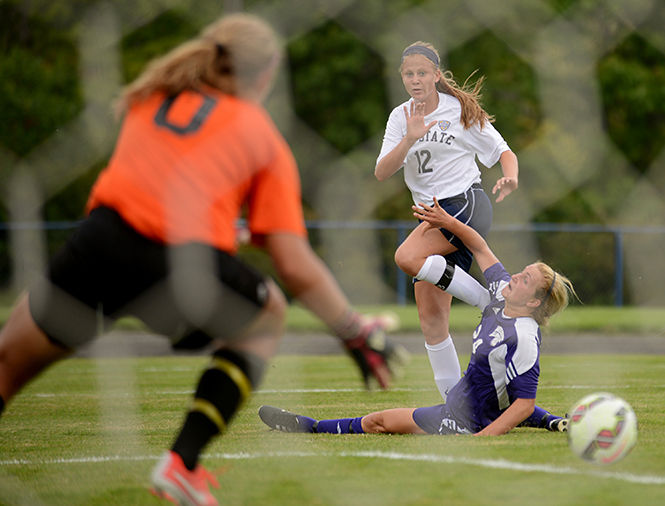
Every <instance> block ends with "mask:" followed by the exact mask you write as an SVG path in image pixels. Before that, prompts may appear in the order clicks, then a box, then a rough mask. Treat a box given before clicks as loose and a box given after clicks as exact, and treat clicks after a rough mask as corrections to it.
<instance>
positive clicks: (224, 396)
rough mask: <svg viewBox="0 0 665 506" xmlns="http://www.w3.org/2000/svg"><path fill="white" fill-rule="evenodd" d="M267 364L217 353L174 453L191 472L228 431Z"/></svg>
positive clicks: (244, 356) (253, 358) (240, 355)
mask: <svg viewBox="0 0 665 506" xmlns="http://www.w3.org/2000/svg"><path fill="white" fill-rule="evenodd" d="M263 369H264V362H263V360H261V359H259V358H258V357H256V356H251V355H249V354H246V353H240V352H236V351H232V350H228V349H225V350H220V351H217V352H215V353H214V355H213V357H212V364H211V366H210V367H209V368H208V369H207V370H206V371H205V372H204V373H203V375H202V376H201V379H200V380H199V384H198V387H197V389H196V393H195V394H194V402H193V406H192V408H191V409H190V411H189V413H188V414H187V417H186V418H185V422H184V424H183V426H182V429H181V430H180V433H179V434H178V437H177V438H176V440H175V442H174V443H173V446H172V447H171V450H173V451H174V452H175V453H177V454H178V455H180V457H182V461H183V463H184V464H185V467H186V468H187V469H189V470H190V471H191V470H193V469H194V468H195V467H196V464H197V462H198V459H199V455H200V454H201V452H202V451H203V449H204V448H205V446H206V445H207V444H208V442H209V441H210V440H211V439H212V438H213V437H215V436H216V435H218V434H220V433H221V432H223V431H224V430H225V429H226V426H227V425H228V424H229V422H230V421H231V418H232V417H233V415H234V414H235V413H236V411H237V410H238V408H239V407H240V405H241V404H242V403H243V402H244V401H245V399H246V398H247V397H248V396H249V394H250V393H251V391H252V389H253V388H256V386H257V385H258V383H259V381H260V378H261V376H262V375H263Z"/></svg>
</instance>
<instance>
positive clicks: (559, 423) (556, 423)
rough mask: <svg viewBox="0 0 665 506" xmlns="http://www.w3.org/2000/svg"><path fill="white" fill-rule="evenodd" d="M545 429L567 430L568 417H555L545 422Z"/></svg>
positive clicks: (554, 430)
mask: <svg viewBox="0 0 665 506" xmlns="http://www.w3.org/2000/svg"><path fill="white" fill-rule="evenodd" d="M547 430H549V431H552V432H568V418H557V419H556V420H552V421H551V422H550V423H548V424H547Z"/></svg>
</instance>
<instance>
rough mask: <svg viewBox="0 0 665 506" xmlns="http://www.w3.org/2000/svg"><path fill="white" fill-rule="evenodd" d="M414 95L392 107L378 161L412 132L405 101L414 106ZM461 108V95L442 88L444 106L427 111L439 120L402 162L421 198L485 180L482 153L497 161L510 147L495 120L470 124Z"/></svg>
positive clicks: (428, 119) (454, 192)
mask: <svg viewBox="0 0 665 506" xmlns="http://www.w3.org/2000/svg"><path fill="white" fill-rule="evenodd" d="M412 101H413V99H411V100H409V101H407V102H404V103H403V104H401V105H399V106H397V107H396V108H395V109H393V111H392V112H391V113H390V117H389V118H388V123H387V125H386V132H385V135H384V137H383V145H382V146H381V152H380V153H379V157H378V159H377V164H378V163H379V161H380V160H381V159H382V158H383V157H384V156H386V155H387V154H388V153H390V152H391V151H392V150H393V149H394V148H395V146H397V144H399V143H400V141H401V140H402V139H403V138H404V136H405V135H406V118H405V116H404V107H405V106H406V108H407V110H410V104H411V102H412ZM461 114H462V107H461V105H460V102H459V100H457V99H456V98H455V97H453V96H452V95H447V94H445V93H441V92H439V105H438V107H437V108H436V110H435V111H434V112H432V113H431V114H428V115H427V116H425V124H428V123H431V122H432V121H435V120H436V121H437V124H436V125H434V126H433V127H432V128H431V129H430V130H429V131H428V132H427V134H426V135H425V136H424V137H423V138H421V139H419V140H418V141H416V143H415V144H414V145H413V146H411V149H409V152H408V153H407V155H406V158H405V160H404V164H403V165H402V168H403V169H404V181H405V182H406V186H407V187H408V188H409V190H411V196H412V197H413V202H414V203H415V204H418V203H420V202H424V203H425V204H431V202H432V198H433V197H436V198H437V199H438V200H441V199H443V198H447V197H452V196H454V195H458V194H460V193H463V192H464V191H466V190H467V189H468V188H469V187H470V186H471V185H472V184H474V183H479V182H480V170H479V169H478V165H477V164H476V155H477V156H478V159H479V160H480V162H481V163H482V164H483V165H485V166H486V167H491V166H493V165H494V164H495V163H497V162H498V161H499V158H500V157H501V153H503V152H504V151H508V150H510V148H509V147H508V144H507V143H506V141H504V140H503V137H501V134H500V133H499V132H497V130H496V129H495V128H494V127H493V126H492V124H491V123H489V122H486V123H485V125H484V126H483V128H482V129H481V128H480V126H479V125H478V124H477V123H476V124H475V125H473V126H472V127H471V128H469V129H468V130H465V129H464V125H462V122H461V120H460V117H461Z"/></svg>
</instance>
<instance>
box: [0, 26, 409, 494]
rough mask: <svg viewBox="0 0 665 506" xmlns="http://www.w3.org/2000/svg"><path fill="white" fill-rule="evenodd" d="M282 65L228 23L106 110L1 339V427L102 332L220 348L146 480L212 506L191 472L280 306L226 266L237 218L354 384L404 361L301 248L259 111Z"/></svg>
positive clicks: (299, 226)
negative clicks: (36, 387)
mask: <svg viewBox="0 0 665 506" xmlns="http://www.w3.org/2000/svg"><path fill="white" fill-rule="evenodd" d="M280 56H281V48H280V44H279V41H278V39H277V37H276V35H275V33H274V32H273V30H272V29H271V28H270V27H269V26H268V25H267V24H266V23H264V22H263V21H261V20H260V19H258V18H255V17H253V16H249V15H245V14H234V15H230V16H227V17H223V18H221V19H220V20H218V21H216V22H215V23H213V24H211V25H210V26H209V27H207V28H205V29H204V30H203V31H202V33H201V34H200V36H198V37H197V38H195V39H193V40H191V41H188V42H186V43H184V44H182V45H180V46H179V47H177V48H175V49H174V50H172V51H171V52H169V53H168V54H167V55H165V56H163V57H161V58H159V59H156V60H155V61H153V62H151V64H150V65H149V66H148V67H147V68H146V70H145V71H144V72H143V73H142V74H141V75H140V76H139V77H138V78H137V79H136V80H135V81H134V82H133V83H131V84H130V85H129V86H128V87H127V88H126V89H125V90H124V92H123V94H122V96H121V98H120V101H119V102H118V109H119V112H120V113H121V114H123V115H124V122H123V126H122V129H121V132H120V136H119V139H118V142H117V145H116V148H115V151H114V153H113V156H112V158H111V160H110V162H109V165H108V167H107V168H106V169H105V170H104V171H103V172H102V173H101V174H100V176H99V179H98V180H97V182H96V183H95V185H94V187H93V189H92V192H91V195H90V198H89V201H88V209H87V210H88V215H87V217H86V219H85V221H84V222H83V223H82V225H81V226H80V228H79V229H78V230H77V231H76V232H75V234H73V236H72V237H71V239H70V240H69V242H68V243H67V244H66V245H65V247H64V248H63V249H62V250H61V251H60V252H58V253H57V254H56V255H55V257H54V258H53V259H52V260H51V263H50V266H49V271H48V276H47V279H45V280H43V281H42V282H40V283H39V284H38V286H35V287H32V289H31V290H30V293H29V294H27V295H25V296H22V297H21V298H20V299H19V301H18V302H17V304H16V307H15V308H14V311H13V313H12V315H11V317H10V319H9V321H8V322H7V324H6V325H5V327H4V328H3V329H2V331H1V332H0V412H1V411H2V409H3V408H4V405H5V403H6V402H8V401H9V400H10V399H11V398H12V396H14V395H15V394H16V393H17V392H18V391H19V390H20V389H21V388H22V387H23V386H24V385H25V384H26V383H27V382H28V381H29V380H30V379H31V378H33V377H35V376H36V375H37V374H39V373H40V372H41V371H42V370H43V369H45V368H46V367H47V366H48V365H50V364H51V363H53V362H55V361H56V360H58V359H61V358H64V357H66V356H67V355H69V354H70V353H71V352H72V350H75V349H76V348H78V347H80V346H82V345H84V344H86V343H88V342H89V341H91V340H92V339H93V338H94V337H95V336H96V335H97V333H98V328H99V320H100V316H101V317H103V318H104V322H105V323H106V324H108V323H112V322H113V321H114V320H115V319H117V318H118V317H120V316H124V315H134V316H137V317H138V318H140V319H141V320H143V321H144V322H145V323H146V324H147V325H148V326H149V327H150V328H151V329H153V330H154V331H156V332H159V333H161V334H164V335H168V336H169V337H170V338H171V339H172V342H173V345H174V347H176V348H200V347H203V346H205V345H207V344H209V343H210V342H211V341H213V340H218V341H219V347H217V348H216V351H214V353H213V354H212V362H211V364H210V366H209V368H208V369H207V370H205V371H204V372H203V375H202V376H201V379H200V381H199V383H198V386H197V388H196V392H195V395H194V400H193V403H192V407H191V409H190V411H189V412H188V414H187V416H186V419H185V421H184V424H183V427H182V430H181V431H180V433H179V435H178V436H177V438H176V440H175V442H174V444H173V446H172V448H171V450H170V451H169V452H167V453H165V454H164V456H163V458H162V459H161V461H160V462H159V464H158V465H157V467H156V468H155V470H154V472H153V476H152V481H153V486H154V490H155V492H156V493H157V494H158V495H159V496H161V497H164V498H167V499H170V500H172V501H174V502H177V503H179V504H193V505H194V504H196V505H198V504H217V502H216V500H215V498H214V497H213V496H212V495H211V494H210V491H209V489H208V485H207V481H209V480H212V481H213V482H214V479H213V478H212V477H211V476H210V475H209V474H208V473H207V472H206V471H205V470H204V469H203V468H202V467H201V466H200V465H199V464H198V460H199V456H200V454H201V452H202V450H203V448H204V447H205V446H206V445H207V444H208V443H209V442H210V440H211V439H212V438H213V437H215V436H216V435H218V434H220V433H221V432H223V431H224V430H225V428H226V426H227V425H228V423H229V422H230V421H231V418H232V417H233V415H234V413H235V412H236V411H237V410H238V408H239V406H240V405H241V403H242V402H243V401H244V400H245V399H246V398H247V397H248V396H249V395H250V393H251V391H252V390H253V389H255V388H256V387H257V385H258V384H259V382H260V380H261V377H262V376H263V372H264V369H265V364H266V361H267V360H268V359H270V358H271V357H272V356H273V355H274V353H275V351H276V349H277V347H278V344H279V339H280V336H281V334H282V332H283V325H284V317H285V310H286V306H287V301H286V298H285V296H284V295H283V294H282V292H281V291H280V289H279V288H278V286H277V284H276V283H275V282H274V281H272V280H271V279H268V278H266V277H265V276H263V275H262V274H259V273H258V272H256V271H254V270H253V269H252V268H250V267H249V266H248V265H246V264H244V263H243V262H241V261H240V260H238V259H237V258H236V257H235V256H234V254H235V253H236V248H237V239H236V223H237V221H238V219H239V218H241V217H242V216H246V218H247V224H248V228H249V230H250V232H251V234H252V240H253V242H254V243H255V244H257V245H259V246H261V247H263V248H265V250H266V251H267V252H268V253H269V255H270V257H271V258H272V261H273V262H274V265H275V268H276V271H277V272H278V274H279V276H280V278H281V279H282V281H283V283H284V285H285V286H286V288H287V289H288V290H289V291H290V292H291V293H292V295H293V296H295V297H296V298H298V299H299V301H300V302H301V303H302V304H303V305H304V306H306V307H307V308H308V309H310V310H311V311H312V312H313V313H314V314H316V315H317V316H318V317H319V318H320V319H321V320H322V321H323V322H325V323H326V324H327V325H328V326H329V327H330V329H331V331H332V332H333V333H334V334H335V335H336V336H338V337H339V338H340V339H341V341H342V343H343V345H344V346H345V348H346V349H347V350H348V352H349V353H350V355H351V356H352V358H353V359H354V360H355V362H356V364H357V365H358V366H359V368H360V371H361V373H362V377H363V379H364V381H365V383H368V382H369V380H370V379H372V378H374V379H376V380H377V381H378V383H379V384H380V386H381V387H383V388H387V387H388V386H389V383H390V380H391V369H390V367H392V363H393V362H396V361H397V359H399V358H401V357H402V356H403V354H404V353H405V351H404V350H403V349H402V348H401V347H397V346H394V345H393V344H391V343H390V342H389V341H387V340H386V338H385V333H384V330H385V329H384V324H383V323H382V321H381V320H380V319H376V318H374V319H372V318H365V317H363V316H361V315H359V314H358V313H356V312H355V311H354V310H353V309H352V308H351V307H350V305H349V302H348V300H347V298H346V296H345V295H344V294H343V293H342V291H341V289H340V287H339V286H338V284H337V282H336V281H335V279H334V278H333V276H332V274H331V273H330V271H329V270H328V269H327V267H326V266H325V264H324V263H323V262H322V261H321V260H320V259H319V258H318V257H317V256H316V255H315V254H314V252H313V251H312V249H311V247H310V245H309V243H308V240H307V233H306V228H305V224H304V219H303V211H302V206H301V195H300V180H299V175H298V171H297V167H296V163H295V160H294V158H293V155H292V153H291V151H290V149H289V147H288V146H287V144H286V142H285V141H284V139H283V138H282V137H281V135H280V134H279V133H278V131H277V129H276V127H275V126H274V124H273V123H272V121H271V120H270V118H269V116H268V114H267V113H266V111H265V110H264V108H263V107H262V106H261V103H262V102H263V99H264V98H265V96H266V95H267V93H268V92H269V90H270V88H271V85H272V81H273V77H274V75H275V73H276V70H277V68H278V65H279V61H280Z"/></svg>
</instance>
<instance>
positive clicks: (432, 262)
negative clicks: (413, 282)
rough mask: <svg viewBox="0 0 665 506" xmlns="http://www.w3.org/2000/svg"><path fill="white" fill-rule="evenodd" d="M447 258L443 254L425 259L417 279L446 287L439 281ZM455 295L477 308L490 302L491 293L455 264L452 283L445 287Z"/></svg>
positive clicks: (483, 306) (481, 307)
mask: <svg viewBox="0 0 665 506" xmlns="http://www.w3.org/2000/svg"><path fill="white" fill-rule="evenodd" d="M446 265H447V262H446V259H445V258H443V257H442V256H441V255H430V256H428V257H427V258H426V259H425V263H424V264H423V266H422V267H421V268H420V271H418V274H416V279H420V280H422V281H427V282H429V283H432V284H433V285H436V286H438V287H439V288H441V289H444V288H443V287H442V286H441V285H440V284H439V283H440V282H441V278H442V277H443V274H444V273H445V271H446ZM445 291H446V292H448V293H449V294H450V295H452V296H453V297H456V298H458V299H460V300H461V301H464V302H466V303H467V304H470V305H472V306H476V307H477V308H480V309H481V310H482V309H485V306H487V304H489V301H490V295H489V292H488V291H487V289H486V288H485V287H484V286H483V285H481V284H480V283H478V281H476V279H475V278H474V277H473V276H471V275H470V274H469V273H468V272H466V271H465V270H464V269H460V268H459V267H457V266H456V265H455V266H454V273H453V276H452V279H451V280H450V283H449V284H448V286H447V287H446V288H445Z"/></svg>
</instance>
